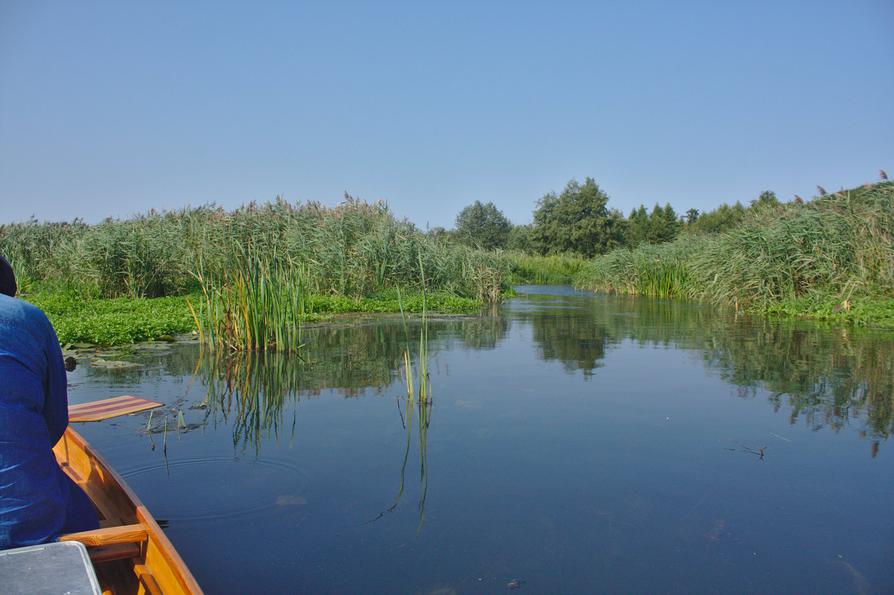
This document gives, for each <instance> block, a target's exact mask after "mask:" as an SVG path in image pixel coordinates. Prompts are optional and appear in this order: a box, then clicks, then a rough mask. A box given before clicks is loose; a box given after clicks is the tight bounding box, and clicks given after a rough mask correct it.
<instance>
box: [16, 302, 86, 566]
mask: <svg viewBox="0 0 894 595" xmlns="http://www.w3.org/2000/svg"><path fill="white" fill-rule="evenodd" d="M66 426H68V395H67V380H66V377H65V366H64V363H63V361H62V351H61V349H60V348H59V341H58V339H57V338H56V333H55V331H54V330H53V327H52V325H51V324H50V321H49V320H47V317H46V316H45V315H44V313H43V312H41V311H40V310H39V309H37V308H35V307H34V306H32V305H31V304H28V303H27V302H23V301H22V300H18V299H15V298H11V297H8V296H6V295H2V294H0V549H3V548H9V547H18V546H24V545H33V544H37V543H44V542H46V541H52V540H54V539H56V538H57V537H59V535H61V534H63V533H69V532H74V531H86V530H88V529H94V528H96V527H97V526H98V522H97V518H96V512H95V510H94V509H93V506H92V504H91V502H90V500H89V499H88V498H87V496H86V495H85V494H84V492H83V491H81V490H80V489H79V488H78V487H77V486H76V485H75V484H74V482H72V481H71V479H69V477H68V476H67V475H65V473H64V472H63V471H62V470H61V469H60V468H59V466H58V465H57V464H56V458H55V457H54V456H53V452H52V447H53V445H54V444H55V443H56V442H57V441H58V440H59V438H60V437H61V436H62V434H63V432H65V428H66Z"/></svg>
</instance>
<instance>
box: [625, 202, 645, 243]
mask: <svg viewBox="0 0 894 595" xmlns="http://www.w3.org/2000/svg"><path fill="white" fill-rule="evenodd" d="M648 241H649V213H648V212H647V211H646V207H645V206H644V205H640V206H639V208H636V209H633V210H632V211H630V217H629V218H628V219H627V245H628V246H631V247H636V246H639V245H640V244H642V243H643V242H648Z"/></svg>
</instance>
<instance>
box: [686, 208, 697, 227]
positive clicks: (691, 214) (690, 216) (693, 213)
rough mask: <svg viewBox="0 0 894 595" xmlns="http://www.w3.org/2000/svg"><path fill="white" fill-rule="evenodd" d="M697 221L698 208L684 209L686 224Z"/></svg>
mask: <svg viewBox="0 0 894 595" xmlns="http://www.w3.org/2000/svg"><path fill="white" fill-rule="evenodd" d="M696 221H698V209H689V210H688V211H686V225H692V224H693V223H695V222H696Z"/></svg>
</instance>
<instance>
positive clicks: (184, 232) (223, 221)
mask: <svg viewBox="0 0 894 595" xmlns="http://www.w3.org/2000/svg"><path fill="white" fill-rule="evenodd" d="M246 251H250V252H251V253H252V254H255V255H263V256H264V257H265V258H268V259H272V260H276V261H277V262H280V263H287V264H288V266H289V267H290V268H291V269H294V270H295V271H296V272H297V273H298V274H300V277H301V280H302V283H303V291H304V292H305V294H307V295H340V296H347V297H354V298H359V297H365V296H371V295H375V294H376V293H378V292H381V291H385V290H391V289H395V288H398V287H399V288H401V289H403V290H406V291H410V290H413V289H416V290H421V289H422V281H421V277H420V269H422V270H424V271H425V289H426V290H428V291H432V292H434V291H443V292H447V293H451V294H454V295H457V296H459V297H465V298H473V299H477V300H479V301H483V302H486V301H492V300H495V299H499V295H500V290H501V289H502V288H503V286H504V284H505V283H506V280H507V275H508V262H507V260H506V258H505V257H503V256H501V255H498V254H494V253H490V252H483V251H479V250H475V249H472V248H469V247H466V246H460V245H454V244H450V243H447V242H442V241H439V240H438V239H436V238H431V237H428V236H426V235H425V234H423V233H421V232H420V231H419V230H418V229H417V228H416V227H415V226H414V225H413V224H412V223H410V222H408V221H406V220H400V219H397V218H396V217H394V215H393V214H392V213H391V212H390V211H389V209H388V208H387V206H385V205H384V203H375V204H369V203H365V202H362V201H359V200H356V199H353V198H351V197H346V198H345V201H344V202H343V203H342V204H341V205H339V206H338V207H335V208H327V207H324V206H322V205H320V204H318V203H303V204H293V203H289V202H286V201H283V200H277V201H275V202H272V203H266V204H261V205H256V204H250V205H247V206H244V207H241V208H239V209H236V210H234V211H225V210H223V209H220V208H217V207H213V206H206V207H199V208H192V209H184V210H180V211H172V212H165V213H158V212H149V213H145V214H142V215H139V216H136V217H133V218H130V219H126V220H117V219H116V220H113V219H109V220H106V221H103V222H102V223H99V224H96V225H88V224H85V223H83V222H81V221H73V222H66V223H40V222H37V221H29V222H25V223H17V224H11V225H2V226H0V254H4V255H5V256H6V257H7V258H8V259H9V260H10V262H11V263H12V265H13V267H14V268H15V270H16V274H17V275H18V276H19V277H20V278H21V279H22V282H23V285H24V286H25V287H26V288H27V287H28V285H29V284H33V285H34V286H35V287H36V288H43V289H45V288H54V289H62V290H66V291H77V292H79V293H81V294H82V295H87V296H91V297H134V298H136V297H140V298H142V297H163V296H174V295H187V294H190V293H193V292H196V291H199V290H200V288H201V284H200V282H199V280H198V275H200V274H204V275H205V276H209V275H218V276H224V275H226V274H228V273H232V272H234V271H237V270H239V267H240V266H241V265H243V263H244V261H245V258H244V257H245V252H246Z"/></svg>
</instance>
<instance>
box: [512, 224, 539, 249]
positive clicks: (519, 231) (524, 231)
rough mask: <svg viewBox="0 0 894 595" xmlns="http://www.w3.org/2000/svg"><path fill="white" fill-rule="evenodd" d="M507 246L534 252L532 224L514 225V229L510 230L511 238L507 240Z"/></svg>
mask: <svg viewBox="0 0 894 595" xmlns="http://www.w3.org/2000/svg"><path fill="white" fill-rule="evenodd" d="M506 247H507V248H509V249H510V250H518V251H519V252H527V253H531V252H533V251H534V244H533V243H532V242H531V226H530V225H513V226H512V229H510V230H509V240H508V241H507V242H506Z"/></svg>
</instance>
